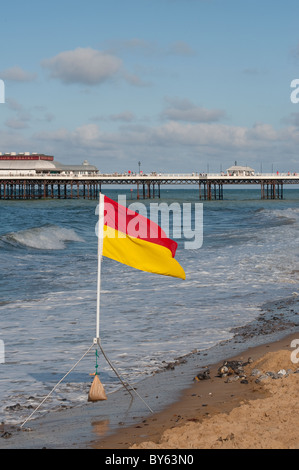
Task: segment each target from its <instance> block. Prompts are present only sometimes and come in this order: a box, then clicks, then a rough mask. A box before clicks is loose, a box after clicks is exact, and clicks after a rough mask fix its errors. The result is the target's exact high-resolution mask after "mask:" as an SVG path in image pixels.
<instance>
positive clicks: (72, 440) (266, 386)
mask: <svg viewBox="0 0 299 470" xmlns="http://www.w3.org/2000/svg"><path fill="white" fill-rule="evenodd" d="M296 340H297V346H296V345H295V343H294V341H296ZM292 342H293V343H292ZM298 343H299V331H298V332H295V333H294V332H293V333H292V334H289V335H288V336H285V337H284V338H283V339H278V340H274V341H271V342H270V343H269V342H268V343H266V342H265V343H263V344H259V345H258V346H254V347H251V348H249V349H245V350H243V349H242V345H241V346H240V348H241V350H242V352H240V353H238V354H236V355H235V356H232V357H231V356H228V355H226V353H225V347H226V345H227V347H228V348H229V349H228V350H231V347H232V344H229V343H227V344H226V343H224V344H222V345H220V346H219V348H218V349H219V351H220V352H221V349H223V355H222V356H220V357H222V359H221V361H218V362H217V363H212V364H211V365H209V364H206V365H205V366H204V367H200V368H198V369H196V364H197V363H198V355H196V354H194V355H192V356H190V358H189V360H188V361H187V362H186V363H184V361H183V363H182V364H178V365H177V366H175V367H170V368H166V370H165V371H164V372H162V373H160V374H156V375H154V376H153V377H150V378H149V379H147V380H144V381H142V382H141V383H140V384H139V385H138V390H139V392H140V394H141V396H143V397H145V399H146V400H147V401H148V402H149V403H151V404H152V403H156V408H155V409H157V408H158V411H157V412H155V413H152V414H149V413H148V412H146V410H145V408H144V406H143V403H142V402H141V401H140V400H134V401H133V403H132V405H131V404H130V406H129V408H127V405H128V394H127V392H126V391H125V390H124V389H122V390H120V391H119V392H116V393H114V394H112V395H111V396H109V397H108V400H107V402H106V401H105V402H98V403H94V404H93V403H92V404H89V405H86V406H82V407H77V408H74V409H69V410H61V411H58V412H52V413H48V414H45V415H44V416H42V417H39V418H38V419H35V420H33V421H30V423H29V426H26V427H25V428H24V429H23V430H20V429H19V428H18V427H14V426H7V425H5V424H1V425H0V449H17V448H28V449H32V448H33V449H37V448H52V449H53V448H66V449H76V448H85V449H102V450H104V449H106V450H107V453H108V451H109V450H112V449H113V450H121V449H127V451H130V452H131V451H132V452H133V451H136V452H138V451H141V450H143V449H160V450H161V449H298V447H299V436H298V419H299V413H298V411H299V410H298V385H299V373H298V370H299V369H298V363H296V361H297V360H298V358H299V353H298V352H297V351H296V349H297V348H298V346H299V344H298ZM237 344H238V343H237V342H236V345H237ZM192 361H193V362H192ZM224 364H226V365H225V367H226V368H227V370H226V369H223V368H222V367H223V365H224ZM232 367H233V368H232ZM220 371H221V372H220ZM222 372H224V373H222ZM180 381H181V384H180ZM179 385H181V390H180V391H179V393H178V394H177V395H175V394H174V393H173V391H174V389H175V387H179ZM162 392H163V393H162ZM146 393H147V395H146ZM158 393H159V395H160V396H161V397H162V396H163V397H164V401H161V402H160V406H158V402H159V396H158ZM175 396H176V398H175ZM113 422H114V423H115V425H113Z"/></svg>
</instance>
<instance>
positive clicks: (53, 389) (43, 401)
mask: <svg viewBox="0 0 299 470" xmlns="http://www.w3.org/2000/svg"><path fill="white" fill-rule="evenodd" d="M93 346H94V343H92V345H91V346H90V348H88V350H87V351H86V352H85V353H84V354H83V356H82V357H81V358H80V359H79V361H77V362H76V364H74V365H73V367H72V368H71V369H70V370H69V371H68V372H67V373H66V374H65V375H64V376H63V377H62V379H60V380H59V382H57V384H56V385H55V387H53V388H52V390H51V391H50V393H48V395H47V396H46V397H45V398H44V399H43V400H42V401H41V403H40V404H39V405H38V406H37V407H36V408H35V410H34V411H33V412H32V413H31V415H30V416H28V418H27V419H26V420H25V421H24V423H23V424H21V426H20V427H21V428H22V427H23V426H24V425H25V424H26V423H27V421H29V420H30V419H31V418H32V416H33V415H34V414H35V413H36V412H37V411H38V410H39V408H40V407H41V406H42V405H43V404H44V403H45V401H46V400H48V398H49V397H50V396H51V395H52V393H53V392H54V391H55V390H56V388H57V387H58V386H59V385H60V384H61V382H63V380H64V379H65V378H66V377H67V376H68V375H69V374H70V373H71V372H72V371H73V370H74V369H75V368H76V367H77V365H78V364H79V362H81V361H82V359H84V357H85V356H86V355H87V354H88V353H89V351H90V350H91V349H92V348H93Z"/></svg>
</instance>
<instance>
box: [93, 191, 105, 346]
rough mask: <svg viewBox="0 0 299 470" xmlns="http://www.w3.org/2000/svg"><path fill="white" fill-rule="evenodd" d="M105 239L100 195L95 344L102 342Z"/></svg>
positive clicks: (102, 199) (102, 196)
mask: <svg viewBox="0 0 299 470" xmlns="http://www.w3.org/2000/svg"><path fill="white" fill-rule="evenodd" d="M103 238H104V195H103V194H102V193H100V200H99V223H98V282H97V321H96V337H95V339H94V342H95V343H98V342H99V341H100V300H101V267H102V256H103Z"/></svg>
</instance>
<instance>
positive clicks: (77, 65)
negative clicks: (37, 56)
mask: <svg viewBox="0 0 299 470" xmlns="http://www.w3.org/2000/svg"><path fill="white" fill-rule="evenodd" d="M42 66H43V67H45V68H47V69H49V70H50V76H51V77H52V78H56V79H59V80H61V81H62V82H64V83H81V84H85V85H97V84H99V83H103V82H105V81H106V80H109V79H111V78H113V77H115V76H116V75H117V73H118V72H119V71H120V69H121V67H122V61H121V60H120V59H119V58H118V57H115V56H113V55H111V54H106V53H104V52H101V51H98V50H95V49H92V48H82V47H78V48H77V49H75V50H71V51H64V52H61V53H60V54H58V55H56V56H55V57H52V58H50V59H45V60H43V61H42Z"/></svg>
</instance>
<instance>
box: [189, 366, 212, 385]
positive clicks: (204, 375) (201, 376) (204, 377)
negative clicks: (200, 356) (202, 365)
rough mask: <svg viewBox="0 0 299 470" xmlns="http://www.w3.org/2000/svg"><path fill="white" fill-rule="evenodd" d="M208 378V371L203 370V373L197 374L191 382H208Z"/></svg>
mask: <svg viewBox="0 0 299 470" xmlns="http://www.w3.org/2000/svg"><path fill="white" fill-rule="evenodd" d="M210 378H211V377H210V369H207V370H204V371H203V372H199V373H198V374H197V375H196V376H195V377H194V379H193V380H195V381H196V382H200V381H201V380H209V379H210Z"/></svg>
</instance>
